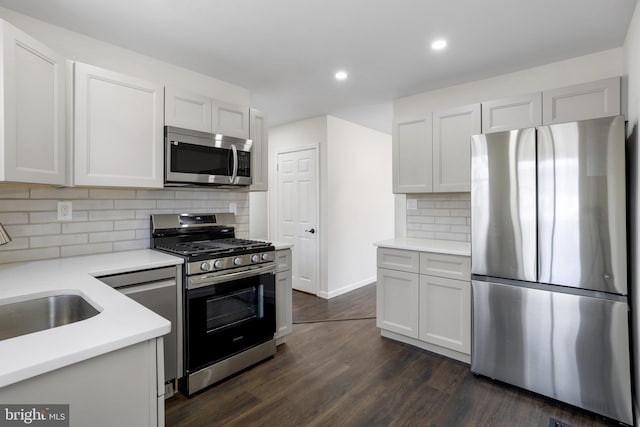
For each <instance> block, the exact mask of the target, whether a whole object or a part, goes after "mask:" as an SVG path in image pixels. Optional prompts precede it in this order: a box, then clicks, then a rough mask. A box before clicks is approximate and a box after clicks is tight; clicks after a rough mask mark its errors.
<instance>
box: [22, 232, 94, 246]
mask: <svg viewBox="0 0 640 427" xmlns="http://www.w3.org/2000/svg"><path fill="white" fill-rule="evenodd" d="M87 240H88V237H87V235H86V234H58V235H54V236H35V237H30V238H29V247H31V248H49V247H54V246H68V245H79V244H82V243H87Z"/></svg>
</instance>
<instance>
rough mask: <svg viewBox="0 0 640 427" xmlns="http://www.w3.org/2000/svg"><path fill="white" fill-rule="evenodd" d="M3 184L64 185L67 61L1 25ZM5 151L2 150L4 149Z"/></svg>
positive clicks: (42, 45)
mask: <svg viewBox="0 0 640 427" xmlns="http://www.w3.org/2000/svg"><path fill="white" fill-rule="evenodd" d="M1 25H2V37H3V44H2V68H3V69H2V72H3V85H2V86H3V88H2V90H3V97H4V99H3V102H4V126H3V127H4V133H3V135H2V137H3V140H2V143H3V145H4V147H3V148H4V153H3V154H2V157H3V160H2V165H1V167H0V176H1V179H2V180H4V181H14V182H27V183H40V184H58V185H63V184H65V177H66V169H65V164H66V162H65V153H66V141H65V133H66V128H65V123H66V105H65V96H66V94H65V79H66V77H65V67H66V66H65V60H64V58H63V57H62V56H61V55H58V54H57V53H56V52H54V51H52V50H51V49H49V48H48V47H47V46H45V45H44V44H42V43H40V42H39V41H37V40H35V39H34V38H32V37H30V36H28V35H27V34H25V33H23V32H22V31H20V30H18V29H16V28H15V27H13V26H11V25H9V24H7V23H6V22H2V23H1ZM0 146H1V145H0Z"/></svg>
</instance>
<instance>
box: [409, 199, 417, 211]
mask: <svg viewBox="0 0 640 427" xmlns="http://www.w3.org/2000/svg"><path fill="white" fill-rule="evenodd" d="M416 209H418V200H416V199H407V210H408V211H415V210H416Z"/></svg>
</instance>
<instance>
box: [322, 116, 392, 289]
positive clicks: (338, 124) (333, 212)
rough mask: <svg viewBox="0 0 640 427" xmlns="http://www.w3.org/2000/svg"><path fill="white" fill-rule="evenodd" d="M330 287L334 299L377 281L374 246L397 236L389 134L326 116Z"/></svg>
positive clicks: (328, 287) (328, 283) (328, 285)
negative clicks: (394, 227)
mask: <svg viewBox="0 0 640 427" xmlns="http://www.w3.org/2000/svg"><path fill="white" fill-rule="evenodd" d="M327 125H328V138H327V141H328V153H327V157H328V163H327V166H328V176H327V184H328V193H329V195H328V200H327V202H328V204H327V207H326V210H327V224H328V230H327V231H328V236H327V241H328V248H327V249H328V254H327V255H328V259H327V261H328V275H327V278H328V282H327V289H326V294H322V295H321V296H322V297H324V298H332V297H334V296H337V295H340V294H343V293H345V292H348V291H350V290H353V289H356V288H358V287H360V286H364V285H366V284H369V283H372V282H375V280H376V250H375V247H374V246H373V243H374V242H376V241H379V240H384V239H389V238H392V237H393V232H394V230H393V223H394V197H393V193H392V190H391V181H392V179H391V135H388V134H385V133H382V132H378V131H375V130H372V129H369V128H366V127H363V126H360V125H357V124H354V123H351V122H348V121H345V120H342V119H339V118H336V117H332V116H329V117H328V123H327Z"/></svg>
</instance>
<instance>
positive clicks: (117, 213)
mask: <svg viewBox="0 0 640 427" xmlns="http://www.w3.org/2000/svg"><path fill="white" fill-rule="evenodd" d="M135 215H136V211H129V210H100V211H89V220H90V221H103V220H108V219H111V220H116V219H134V218H135Z"/></svg>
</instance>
